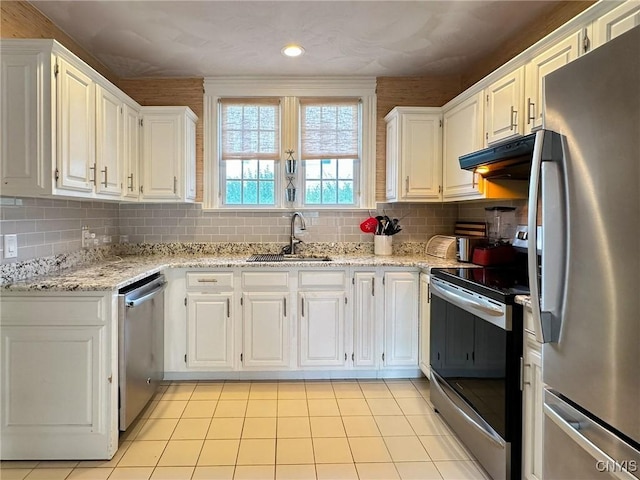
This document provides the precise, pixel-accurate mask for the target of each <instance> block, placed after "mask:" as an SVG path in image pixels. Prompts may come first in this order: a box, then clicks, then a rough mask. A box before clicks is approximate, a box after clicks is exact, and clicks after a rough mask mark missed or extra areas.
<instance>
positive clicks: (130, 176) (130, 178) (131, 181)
mask: <svg viewBox="0 0 640 480" xmlns="http://www.w3.org/2000/svg"><path fill="white" fill-rule="evenodd" d="M127 180H129V185H128V186H127V188H128V189H129V191H130V192H133V173H132V174H131V175H129V176H128V177H127Z"/></svg>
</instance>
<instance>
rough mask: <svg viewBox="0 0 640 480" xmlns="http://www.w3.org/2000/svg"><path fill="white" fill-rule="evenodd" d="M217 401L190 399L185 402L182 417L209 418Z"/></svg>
mask: <svg viewBox="0 0 640 480" xmlns="http://www.w3.org/2000/svg"><path fill="white" fill-rule="evenodd" d="M217 403H218V402H217V401H215V400H192V401H190V402H189V403H187V406H186V408H185V409H184V412H182V418H211V417H212V416H213V412H214V411H215V409H216V404H217Z"/></svg>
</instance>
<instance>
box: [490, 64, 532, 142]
mask: <svg viewBox="0 0 640 480" xmlns="http://www.w3.org/2000/svg"><path fill="white" fill-rule="evenodd" d="M523 94H524V67H520V68H518V69H516V70H514V71H513V72H511V73H509V74H507V75H505V76H504V77H502V78H501V79H500V80H498V81H496V82H494V83H492V84H491V85H489V86H488V87H487V88H485V98H486V108H485V122H484V123H485V141H486V144H487V145H491V144H492V143H496V142H499V141H501V140H505V139H507V138H512V137H517V136H520V135H522V133H523V132H524V121H523V115H522V113H523V111H522V110H523Z"/></svg>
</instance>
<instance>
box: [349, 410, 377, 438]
mask: <svg viewBox="0 0 640 480" xmlns="http://www.w3.org/2000/svg"><path fill="white" fill-rule="evenodd" d="M342 423H343V424H344V429H345V431H346V432H347V436H348V437H379V436H380V430H378V425H377V424H376V422H375V420H374V418H373V417H372V416H371V415H369V416H362V417H342Z"/></svg>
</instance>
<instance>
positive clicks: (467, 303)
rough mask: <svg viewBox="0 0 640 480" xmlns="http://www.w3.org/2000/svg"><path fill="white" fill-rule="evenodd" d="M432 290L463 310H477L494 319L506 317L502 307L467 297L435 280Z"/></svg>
mask: <svg viewBox="0 0 640 480" xmlns="http://www.w3.org/2000/svg"><path fill="white" fill-rule="evenodd" d="M431 289H432V290H435V291H436V292H437V293H439V294H440V296H442V297H443V298H444V299H446V300H449V301H450V302H451V303H453V304H455V305H457V306H459V307H461V308H465V309H467V308H468V309H476V310H479V311H481V312H482V313H484V314H486V315H491V316H493V317H501V316H502V315H504V311H503V310H502V309H501V308H500V307H497V306H495V307H494V306H493V305H491V304H488V303H482V302H480V301H478V300H475V299H471V298H468V297H465V296H463V295H461V294H460V292H459V291H458V290H456V289H455V288H452V287H450V286H448V285H446V284H443V283H440V282H438V281H437V280H435V279H434V280H432V281H431Z"/></svg>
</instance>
